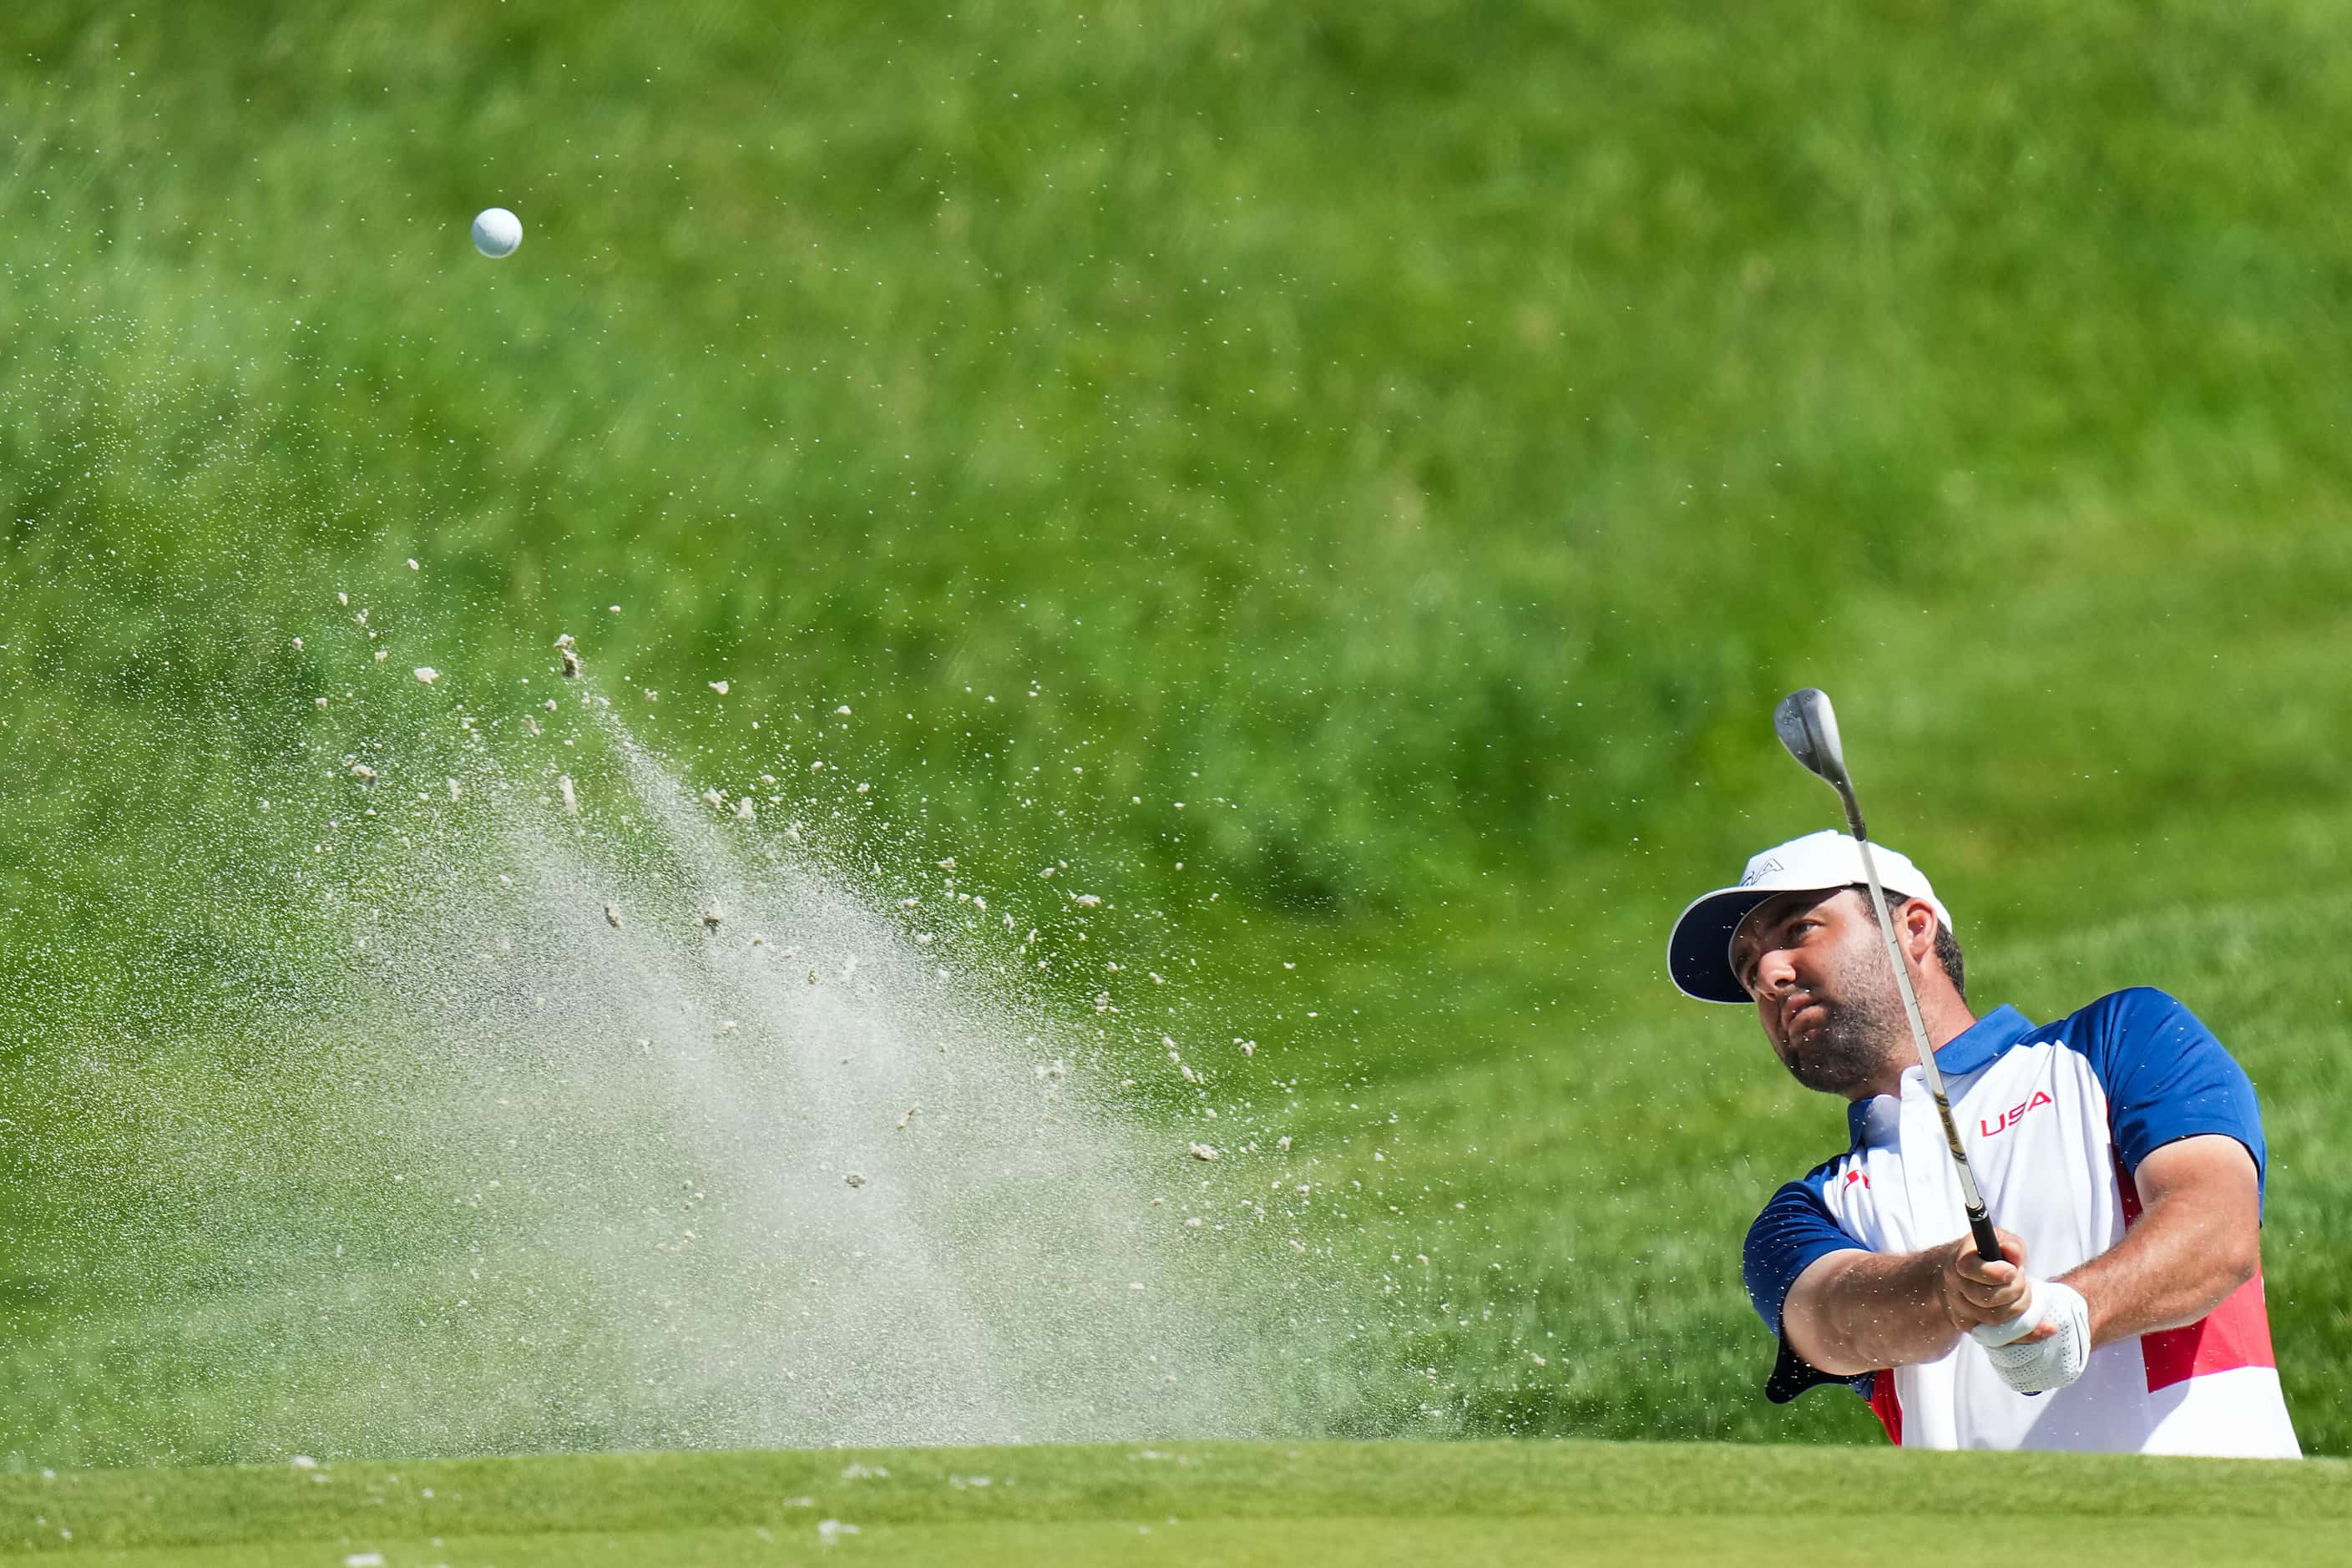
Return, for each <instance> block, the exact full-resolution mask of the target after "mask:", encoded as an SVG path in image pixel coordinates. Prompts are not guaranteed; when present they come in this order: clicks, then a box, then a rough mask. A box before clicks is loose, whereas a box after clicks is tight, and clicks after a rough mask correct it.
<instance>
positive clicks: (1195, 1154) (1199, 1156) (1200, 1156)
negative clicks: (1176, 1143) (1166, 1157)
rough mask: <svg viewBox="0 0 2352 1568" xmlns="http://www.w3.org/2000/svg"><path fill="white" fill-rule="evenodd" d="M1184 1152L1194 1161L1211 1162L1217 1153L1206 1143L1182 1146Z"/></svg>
mask: <svg viewBox="0 0 2352 1568" xmlns="http://www.w3.org/2000/svg"><path fill="white" fill-rule="evenodd" d="M1184 1152H1186V1153H1188V1154H1190V1155H1192V1158H1194V1159H1195V1160H1213V1159H1215V1158H1216V1157H1217V1152H1216V1151H1215V1150H1214V1149H1212V1148H1210V1147H1209V1146H1208V1145H1207V1144H1206V1143H1187V1144H1186V1145H1184Z"/></svg>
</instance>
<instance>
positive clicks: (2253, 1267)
mask: <svg viewBox="0 0 2352 1568" xmlns="http://www.w3.org/2000/svg"><path fill="white" fill-rule="evenodd" d="M2216 1267H2217V1269H2218V1271H2219V1272H2220V1274H2221V1278H2222V1279H2223V1280H2224V1281H2226V1283H2224V1284H2223V1286H2222V1288H2221V1295H2222V1296H2223V1297H2224V1298H2226V1297H2227V1296H2229V1294H2230V1293H2231V1291H2233V1290H2235V1289H2238V1287H2240V1286H2241V1285H2243V1284H2244V1283H2245V1282H2246V1281H2247V1280H2249V1279H2252V1278H2253V1277H2254V1276H2255V1275H2257V1274H2259V1273H2261V1272H2262V1270H2263V1244H2262V1240H2261V1238H2260V1237H2257V1236H2255V1235H2252V1234H2251V1233H2249V1234H2246V1235H2244V1236H2233V1237H2231V1238H2230V1241H2229V1245H2228V1246H2226V1247H2222V1248H2221V1251H2220V1256H2219V1257H2218V1258H2217V1259H2216Z"/></svg>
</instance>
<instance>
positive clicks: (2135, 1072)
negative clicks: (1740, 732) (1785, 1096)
mask: <svg viewBox="0 0 2352 1568" xmlns="http://www.w3.org/2000/svg"><path fill="white" fill-rule="evenodd" d="M1775 721H1776V723H1777V724H1778V725H1779V727H1780V733H1781V737H1782V739H1783V740H1784V741H1785V742H1787V743H1788V745H1789V748H1790V751H1791V752H1794V753H1795V754H1796V756H1797V758H1798V760H1799V761H1800V762H1801V763H1804V764H1805V765H1806V766H1807V767H1808V768H1810V769H1811V770H1812V771H1813V772H1814V773H1818V774H1820V775H1821V776H1822V778H1823V779H1825V780H1827V781H1828V782H1829V783H1830V784H1832V785H1833V786H1834V787H1835V788H1836V789H1837V791H1838V793H1839V795H1840V797H1841V799H1842V800H1843V803H1844V805H1845V808H1846V816H1847V821H1848V825H1849V826H1851V828H1852V829H1853V832H1852V834H1851V835H1848V834H1844V833H1835V832H1823V833H1815V834H1811V835H1809V836H1807V837H1801V838H1796V839H1792V840H1790V842H1788V843H1786V844H1782V845H1780V846H1778V847H1774V848H1771V849H1767V850H1765V851H1764V852H1763V853H1761V854H1759V855H1758V856H1756V857H1755V858H1753V859H1751V860H1749V861H1748V868H1747V872H1746V874H1745V875H1744V876H1743V877H1741V879H1740V880H1739V884H1738V886H1737V887H1733V888H1725V889H1719V890H1717V891H1716V892H1712V893H1708V894H1706V896H1705V897H1703V898H1701V899H1699V900H1696V901H1695V902H1694V903H1692V904H1691V906H1690V907H1689V908H1688V909H1686V910H1684V911H1683V914H1682V918H1681V919H1680V920H1678V921H1676V922H1675V930H1674V935H1673V938H1672V940H1671V942H1670V946H1669V956H1668V969H1669V973H1671V974H1672V976H1673V979H1674V982H1675V984H1676V985H1677V986H1679V987H1680V988H1681V989H1682V990H1683V991H1684V992H1685V993H1686V994H1689V995H1692V996H1695V997H1697V998H1698V999H1699V1000H1701V1001H1706V1002H1720V1003H1727V1004H1733V1005H1738V1004H1746V1005H1752V1006H1754V1007H1755V1008H1756V1011H1757V1016H1758V1019H1759V1022H1760V1023H1761V1024H1762V1025H1763V1028H1764V1035H1765V1037H1766V1039H1768V1040H1769V1042H1770V1043H1771V1046H1772V1049H1773V1051H1774V1053H1775V1054H1776V1055H1778V1056H1779V1057H1780V1061H1781V1063H1782V1065H1783V1066H1785V1067H1786V1068H1788V1069H1789V1071H1790V1074H1791V1075H1793V1076H1794V1077H1795V1078H1796V1079H1797V1081H1798V1082H1800V1083H1801V1084H1803V1085H1804V1086H1805V1087H1806V1088H1808V1089H1816V1090H1819V1091H1820V1092H1822V1093H1824V1094H1834V1095H1837V1096H1839V1097H1841V1098H1843V1099H1844V1100H1847V1101H1849V1102H1850V1103H1849V1106H1848V1110H1847V1114H1846V1121H1847V1129H1848V1131H1849V1134H1850V1138H1849V1142H1848V1145H1847V1148H1846V1151H1845V1152H1843V1153H1842V1154H1840V1155H1838V1156H1837V1157H1836V1158H1834V1159H1832V1160H1830V1161H1827V1162H1826V1163H1822V1164H1820V1165H1817V1166H1815V1167H1814V1168H1813V1169H1812V1170H1811V1172H1809V1173H1807V1174H1806V1175H1805V1176H1804V1177H1803V1178H1802V1179H1801V1180H1799V1181H1794V1182H1790V1183H1789V1184H1786V1185H1784V1186H1782V1187H1781V1188H1780V1190H1779V1191H1778V1192H1776V1193H1774V1194H1772V1198H1771V1201H1770V1202H1769V1203H1768V1204H1767V1205H1765V1207H1764V1211H1763V1213H1762V1214H1761V1215H1759V1216H1758V1218H1757V1220H1756V1223H1755V1225H1754V1226H1752V1227H1751V1228H1750V1230H1749V1231H1748V1243H1747V1247H1746V1254H1745V1258H1744V1265H1745V1272H1746V1276H1747V1282H1748V1293H1749V1295H1750V1297H1751V1298H1752V1299H1753V1300H1754V1301H1755V1304H1756V1310H1757V1311H1758V1312H1759V1314H1760V1315H1761V1316H1762V1317H1763V1319H1764V1322H1765V1326H1766V1327H1768V1328H1769V1329H1770V1330H1772V1331H1774V1332H1775V1333H1776V1334H1777V1335H1778V1336H1779V1337H1780V1358H1779V1362H1778V1364H1777V1365H1776V1366H1775V1367H1774V1368H1773V1371H1772V1373H1771V1375H1770V1377H1769V1380H1768V1381H1767V1383H1766V1384H1765V1393H1766V1395H1767V1397H1769V1398H1770V1399H1771V1400H1773V1401H1774V1402H1775V1403H1785V1402H1787V1401H1788V1400H1790V1399H1793V1398H1795V1397H1796V1396H1797V1395H1798V1394H1801V1393H1803V1392H1804V1391H1805V1390H1806V1389H1808V1388H1811V1387H1814V1386H1816V1385H1817V1384H1824V1383H1843V1384H1848V1385H1849V1386H1851V1387H1852V1388H1853V1390H1854V1391H1855V1392H1856V1393H1858V1394H1861V1395H1862V1396H1863V1397H1864V1398H1865V1399H1867V1400H1868V1401H1869V1402H1870V1405H1871V1406H1872V1408H1873V1410H1874V1411H1875V1412H1876V1414H1877V1415H1878V1417H1879V1419H1880V1420H1881V1421H1882V1422H1884V1423H1885V1427H1886V1431H1887V1436H1890V1437H1891V1438H1893V1439H1894V1440H1895V1442H1896V1443H1897V1444H1900V1445H1902V1446H1904V1447H1935V1448H2076V1449H2105V1450H2114V1451H2123V1452H2137V1453H2148V1454H2206V1455H2226V1456H2235V1457H2241V1458H2299V1457H2300V1455H2301V1449H2300V1447H2298V1445H2297V1444H2296V1441H2295V1436H2294V1426H2292V1424H2291V1423H2290V1422H2289V1420H2288V1418H2287V1412H2286V1405H2285V1401H2284V1398H2283V1397H2282V1396H2281V1394H2280V1390H2279V1379H2278V1372H2277V1365H2276V1363H2275V1361H2274V1360H2273V1356H2272V1352H2271V1336H2270V1321H2269V1317H2268V1314H2267V1312H2266V1311H2265V1310H2264V1307H2263V1285H2262V1274H2261V1267H2260V1248H2259V1229H2260V1226H2261V1219H2262V1194H2263V1159H2264V1152H2263V1133H2262V1121H2261V1115H2260V1111H2259V1110H2258V1109H2257V1107H2256V1105H2255V1100H2254V1091H2253V1086H2252V1083H2250V1082H2249V1081H2248V1080H2247V1078H2246V1075H2245V1073H2244V1072H2243V1071H2242V1070H2241V1069H2240V1068H2239V1066H2238V1064H2237V1062H2236V1061H2235V1060H2233V1059H2232V1058H2231V1056H2230V1054H2229V1052H2228V1051H2226V1050H2224V1049H2223V1048H2222V1047H2221V1043H2220V1042H2219V1041H2218V1040H2216V1039H2215V1038H2214V1037H2213V1036H2212V1035H2211V1033H2210V1031H2208V1030H2207V1029H2206V1028H2205V1026H2203V1025H2202V1024H2200V1022H2198V1020H2197V1019H2196V1017H2195V1016H2192V1015H2191V1014H2190V1013H2189V1010H2188V1009H2187V1008H2186V1007H2184V1006H2182V1005H2180V1004H2179V1002H2177V1001H2175V1000H2173V999H2172V998H2171V997H2169V996H2168V995H2166V994H2163V993H2162V992H2159V991H2152V990H2146V989H2136V990H2129V991H2120V992H2117V993H2116V994H2113V995H2110V996H2105V997H2102V998H2100V999H2099V1000H2098V1001H2096V1002H2094V1003H2092V1004H2091V1005H2089V1006H2087V1007H2084V1009H2083V1010H2082V1011H2080V1012H2078V1013H2074V1014H2073V1015H2071V1016H2068V1017H2065V1018H2062V1019H2060V1020H2059V1021H2057V1022H2056V1023H2053V1024H2034V1023H2032V1022H2030V1021H2029V1020H2028V1019H2027V1018H2026V1017H2025V1016H2024V1015H2023V1014H2021V1013H2020V1012H2018V1011H2017V1010H2016V1009H2015V1008H2013V1007H2008V1006H2003V1007H1999V1008H1996V1009H1995V1010H1994V1011H1992V1012H1991V1013H1989V1014H1987V1015H1986V1016H1983V1017H1982V1018H1979V1017H1978V1016H1976V1015H1975V1014H1974V1013H1972V1012H1971V1011H1970V1010H1969V1003H1968V999H1967V993H1966V990H1965V974H1964V970H1963V961H1962V956H1961V952H1960V947H1959V944H1958V942H1957V941H1956V940H1955V939H1954V937H1953V935H1952V921H1951V916H1950V915H1949V913H1948V911H1947V910H1945V908H1944V906H1943V904H1942V903H1941V902H1940V901H1938V900H1937V897H1936V894H1935V889H1933V888H1932V887H1930V886H1929V885H1928V882H1927V878H1926V877H1925V876H1923V875H1922V874H1921V873H1920V871H1919V869H1918V868H1917V867H1916V866H1914V865H1913V864H1912V863H1911V862H1910V860H1908V859H1907V858H1905V857H1903V856H1901V855H1898V854H1895V852H1893V851H1892V850H1889V849H1886V848H1885V847H1881V846H1875V845H1873V844H1871V843H1870V842H1869V838H1868V834H1867V831H1866V830H1865V829H1864V825H1863V821H1862V812H1861V809H1860V807H1859V806H1858V805H1856V804H1855V802H1854V797H1853V784H1852V782H1851V780H1850V779H1849V778H1848V776H1847V774H1846V770H1845V763H1844V758H1843V752H1842V751H1841V749H1840V745H1839V741H1838V734H1837V724H1836V720H1835V718H1834V716H1833V715H1832V712H1831V710H1830V706H1829V700H1828V699H1827V698H1826V697H1824V696H1822V694H1821V693H1820V692H1818V691H1810V690H1809V691H1801V692H1798V693H1796V694H1795V695H1794V696H1792V697H1790V699H1789V700H1787V701H1785V702H1784V703H1782V704H1781V708H1780V712H1779V713H1778V714H1776V716H1775ZM1993 1216H1997V1217H1998V1219H1999V1222H2000V1223H1999V1227H1998V1228H1996V1226H1995V1225H1994V1224H1993V1223H1992V1218H1993Z"/></svg>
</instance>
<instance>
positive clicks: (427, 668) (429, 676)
mask: <svg viewBox="0 0 2352 1568" xmlns="http://www.w3.org/2000/svg"><path fill="white" fill-rule="evenodd" d="M416 679H419V680H421V681H423V682H424V683H425V685H427V686H430V685H432V684H433V683H434V682H435V681H436V680H438V679H441V672H440V671H439V670H437V669H436V668H433V667H432V666H431V665H429V664H420V665H418V666H417V667H416Z"/></svg>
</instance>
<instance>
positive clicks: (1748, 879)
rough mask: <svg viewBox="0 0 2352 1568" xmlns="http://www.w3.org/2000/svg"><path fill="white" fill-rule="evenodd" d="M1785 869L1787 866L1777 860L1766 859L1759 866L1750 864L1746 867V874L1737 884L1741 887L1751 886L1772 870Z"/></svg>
mask: <svg viewBox="0 0 2352 1568" xmlns="http://www.w3.org/2000/svg"><path fill="white" fill-rule="evenodd" d="M1787 869H1788V868H1787V867H1785V866H1783V865H1781V864H1780V862H1779V861H1778V860H1767V861H1765V862H1764V864H1762V865H1761V866H1750V867H1749V868H1748V875H1746V876H1745V877H1742V878H1740V879H1739V885H1740V886H1741V887H1743V888H1752V887H1754V886H1755V885H1756V884H1757V883H1759V882H1760V881H1762V880H1763V879H1765V878H1767V877H1769V876H1770V875H1771V874H1772V873H1773V872H1775V871H1785V870H1787Z"/></svg>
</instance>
